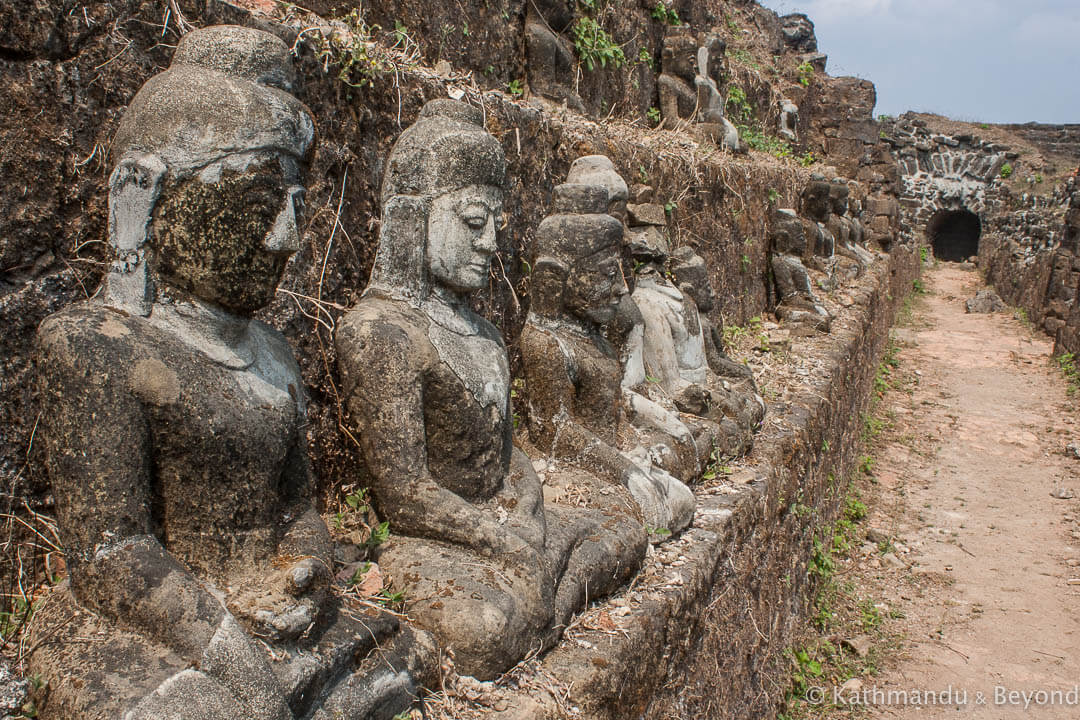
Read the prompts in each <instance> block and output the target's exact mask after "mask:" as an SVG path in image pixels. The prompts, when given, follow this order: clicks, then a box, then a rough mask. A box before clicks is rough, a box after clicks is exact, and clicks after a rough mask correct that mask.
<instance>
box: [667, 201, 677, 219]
mask: <svg viewBox="0 0 1080 720" xmlns="http://www.w3.org/2000/svg"><path fill="white" fill-rule="evenodd" d="M678 209H679V203H678V201H676V200H668V201H667V202H666V203H664V213H665V214H667V215H669V216H670V215H671V214H672V213H673V212H675V211H676V210H678Z"/></svg>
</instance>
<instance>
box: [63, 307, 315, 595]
mask: <svg viewBox="0 0 1080 720" xmlns="http://www.w3.org/2000/svg"><path fill="white" fill-rule="evenodd" d="M256 325H257V326H256V327H253V328H252V332H253V333H256V334H257V337H256V338H255V342H254V343H253V344H254V346H255V348H256V349H257V352H258V353H259V354H260V362H259V363H257V364H262V365H266V364H267V363H268V362H269V363H270V364H271V365H273V366H274V367H275V368H276V370H277V372H276V373H274V375H276V377H272V378H271V381H268V380H267V379H266V378H264V377H260V375H259V373H258V372H254V371H253V370H254V369H255V368H247V369H231V368H227V367H224V366H222V365H220V364H218V363H215V362H214V361H212V360H211V359H210V358H209V357H207V356H206V355H204V354H203V353H202V352H200V351H199V350H197V349H195V348H193V347H191V346H190V345H188V344H187V343H185V342H183V341H182V340H180V339H178V338H177V337H176V336H175V335H174V334H172V333H170V332H169V331H167V330H165V329H162V328H160V327H156V326H155V324H154V323H152V322H151V321H149V320H148V319H146V318H143V317H138V316H128V315H125V314H122V313H118V312H116V311H113V310H111V309H108V308H104V307H95V306H89V305H82V306H77V307H73V308H69V309H66V310H64V311H63V312H61V313H58V314H57V315H55V316H53V317H51V318H49V319H48V320H47V321H46V324H44V325H43V327H42V333H43V334H48V335H50V336H52V337H57V336H58V335H62V336H63V339H64V342H66V343H67V350H68V352H71V353H78V354H79V355H82V356H84V357H86V358H91V360H90V362H89V363H88V364H89V366H90V367H93V368H95V369H96V368H104V369H105V371H104V373H103V375H106V377H102V378H95V379H94V380H95V381H100V382H104V383H106V384H107V386H108V391H109V392H114V393H122V394H129V395H130V396H131V397H133V398H134V399H135V401H136V403H137V407H138V408H139V409H140V415H141V417H140V418H132V419H131V420H132V421H133V422H138V421H141V422H144V423H145V444H144V445H143V447H142V448H140V452H142V453H145V457H144V458H140V457H127V458H124V457H117V458H111V459H109V460H108V461H107V462H108V463H114V462H116V463H140V462H144V461H145V462H146V463H147V465H146V466H147V467H148V469H149V475H150V477H149V484H150V489H149V492H150V505H151V507H150V508H149V511H150V516H151V529H152V532H153V533H154V534H155V535H157V537H158V538H159V540H161V542H162V543H163V544H164V545H165V547H166V548H167V549H168V551H169V552H170V553H171V554H172V555H173V556H175V557H177V558H178V559H180V560H181V561H183V562H184V563H185V564H186V565H188V567H190V568H191V569H192V570H193V571H195V572H196V574H197V575H200V576H203V577H210V578H221V577H228V576H230V575H232V574H233V571H236V572H250V569H251V565H252V564H253V563H258V562H260V561H265V560H266V559H267V558H268V557H269V556H270V555H271V554H272V553H273V552H274V551H275V549H276V546H277V541H278V536H277V535H278V532H277V528H279V527H281V526H282V525H283V522H282V520H283V518H281V517H278V516H277V513H278V512H279V511H280V510H281V497H282V493H283V490H284V488H283V487H282V483H283V481H284V479H285V472H286V470H287V465H288V462H287V461H288V460H289V458H290V454H291V453H292V452H294V451H295V450H296V449H297V448H296V446H297V443H298V441H299V432H300V428H301V425H302V423H303V420H304V417H303V412H302V401H301V399H300V398H301V394H302V392H303V391H302V385H301V384H300V378H299V376H298V374H297V372H296V368H295V363H294V362H293V361H292V357H291V354H290V353H289V350H288V346H287V345H286V344H285V342H284V340H283V339H282V338H281V337H280V336H279V335H277V333H275V332H274V331H273V330H271V329H270V328H268V327H265V326H262V325H261V324H256ZM267 355H270V356H273V357H269V358H268V357H267ZM289 376H292V377H291V379H292V382H285V380H286V379H289ZM95 431H96V432H100V433H103V434H106V435H108V433H109V432H110V428H109V427H104V426H103V427H99V428H97V429H96V430H95ZM301 452H302V449H301ZM108 469H109V468H108V467H103V468H102V471H108ZM63 480H65V481H67V482H79V481H80V479H79V478H65V479H63ZM54 481H55V479H54ZM86 510H87V511H89V512H92V508H87V509H86Z"/></svg>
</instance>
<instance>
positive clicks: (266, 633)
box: [228, 557, 330, 642]
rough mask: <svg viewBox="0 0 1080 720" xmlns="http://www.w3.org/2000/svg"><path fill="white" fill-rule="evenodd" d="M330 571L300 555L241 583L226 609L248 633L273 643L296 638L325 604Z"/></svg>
mask: <svg viewBox="0 0 1080 720" xmlns="http://www.w3.org/2000/svg"><path fill="white" fill-rule="evenodd" d="M329 583H330V574H329V570H328V569H327V568H326V565H325V564H324V563H323V562H322V561H320V560H318V559H317V558H313V557H305V558H300V559H299V560H296V561H294V562H292V563H291V564H289V565H287V566H286V567H285V568H283V569H280V570H276V571H274V572H272V573H270V574H269V575H266V576H263V577H260V578H258V580H257V581H256V582H253V583H250V584H245V585H244V586H241V587H240V588H239V589H238V590H236V591H234V592H233V593H232V595H231V597H230V599H229V603H228V606H229V610H230V611H231V612H232V613H233V614H234V615H236V617H237V618H239V619H240V620H242V622H243V623H244V624H245V625H247V626H248V628H249V629H250V630H251V632H252V634H254V635H256V636H258V637H261V638H265V639H268V640H272V641H274V642H289V641H292V640H296V639H297V638H299V637H300V636H301V635H303V634H304V633H305V632H307V630H308V629H310V628H311V627H312V626H313V625H314V624H315V622H316V620H317V619H318V614H319V608H320V607H323V606H324V605H325V601H326V596H327V593H328V592H329Z"/></svg>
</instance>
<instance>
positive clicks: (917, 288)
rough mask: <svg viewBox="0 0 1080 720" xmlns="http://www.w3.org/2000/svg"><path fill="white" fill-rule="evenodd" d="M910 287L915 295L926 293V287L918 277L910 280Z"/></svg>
mask: <svg viewBox="0 0 1080 720" xmlns="http://www.w3.org/2000/svg"><path fill="white" fill-rule="evenodd" d="M911 289H912V291H913V292H914V293H915V294H916V295H925V294H926V288H925V287H924V286H923V281H922V280H920V279H919V278H915V279H914V280H912V281H911Z"/></svg>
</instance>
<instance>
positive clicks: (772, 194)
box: [768, 188, 780, 205]
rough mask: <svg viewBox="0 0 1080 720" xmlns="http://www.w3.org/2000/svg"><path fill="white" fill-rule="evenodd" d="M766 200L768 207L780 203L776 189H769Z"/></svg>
mask: <svg viewBox="0 0 1080 720" xmlns="http://www.w3.org/2000/svg"><path fill="white" fill-rule="evenodd" d="M768 198H769V204H770V205H776V204H777V203H778V202H780V193H778V192H777V191H776V188H769V192H768Z"/></svg>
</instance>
